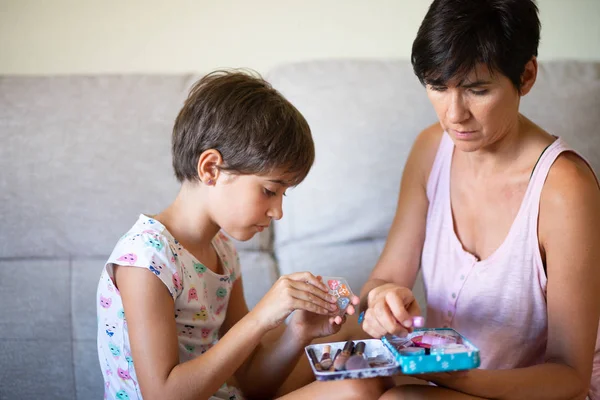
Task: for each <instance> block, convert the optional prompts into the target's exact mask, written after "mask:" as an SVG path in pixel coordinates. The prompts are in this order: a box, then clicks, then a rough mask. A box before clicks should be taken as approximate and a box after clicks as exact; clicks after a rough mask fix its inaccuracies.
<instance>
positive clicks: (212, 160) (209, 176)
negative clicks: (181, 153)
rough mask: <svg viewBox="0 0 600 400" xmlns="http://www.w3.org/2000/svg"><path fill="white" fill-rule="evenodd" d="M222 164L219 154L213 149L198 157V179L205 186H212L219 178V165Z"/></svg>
mask: <svg viewBox="0 0 600 400" xmlns="http://www.w3.org/2000/svg"><path fill="white" fill-rule="evenodd" d="M221 164H223V157H221V153H219V151H218V150H215V149H208V150H206V151H204V152H203V153H202V154H200V157H198V179H200V182H202V183H204V184H205V185H208V186H212V185H214V184H215V183H217V179H218V178H219V173H220V170H219V165H221Z"/></svg>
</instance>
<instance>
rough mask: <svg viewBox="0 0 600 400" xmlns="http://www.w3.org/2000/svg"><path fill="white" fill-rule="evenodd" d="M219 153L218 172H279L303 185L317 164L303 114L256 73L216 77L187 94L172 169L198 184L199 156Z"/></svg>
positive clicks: (178, 123) (176, 127)
mask: <svg viewBox="0 0 600 400" xmlns="http://www.w3.org/2000/svg"><path fill="white" fill-rule="evenodd" d="M208 149H215V150H217V151H219V152H220V153H221V157H222V158H223V164H222V165H221V166H219V169H220V170H223V171H227V172H230V173H234V174H238V175H246V174H256V175H264V174H268V173H270V172H272V171H274V170H275V169H282V172H283V173H285V174H288V173H289V174H291V176H292V178H291V179H292V180H291V182H290V185H292V186H294V185H297V184H299V183H300V182H302V180H304V178H305V177H306V175H308V172H309V171H310V168H311V167H312V164H313V162H314V158H315V149H314V143H313V139H312V136H311V132H310V127H309V125H308V123H307V122H306V120H305V119H304V117H303V116H302V114H301V113H300V112H299V111H298V110H297V109H296V107H294V106H293V105H292V104H291V103H290V102H289V101H287V100H286V99H285V98H284V97H283V96H282V95H281V94H280V93H279V92H278V91H276V90H275V89H273V87H272V86H271V85H270V84H269V83H268V82H267V81H265V80H264V79H262V78H261V77H260V75H258V74H257V73H255V72H251V71H245V70H231V71H215V72H212V73H210V74H208V75H206V76H204V77H202V78H201V79H200V80H199V81H198V82H196V83H195V84H194V85H193V87H192V88H191V90H190V93H189V96H188V98H187V100H186V101H185V103H184V105H183V108H182V109H181V111H180V112H179V115H178V116H177V119H176V120H175V125H174V127H173V144H172V153H173V168H174V170H175V176H176V177H177V180H178V181H179V182H183V181H186V180H189V181H197V180H198V179H199V177H198V172H197V167H198V160H199V157H200V155H201V154H202V153H203V152H204V151H206V150H208Z"/></svg>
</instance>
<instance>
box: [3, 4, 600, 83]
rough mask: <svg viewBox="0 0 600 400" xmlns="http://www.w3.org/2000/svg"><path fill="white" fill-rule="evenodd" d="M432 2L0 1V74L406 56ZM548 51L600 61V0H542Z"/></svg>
mask: <svg viewBox="0 0 600 400" xmlns="http://www.w3.org/2000/svg"><path fill="white" fill-rule="evenodd" d="M429 3H430V1H429V0H302V1H292V0H254V1H246V0H211V1H209V0H196V1H193V0H163V1H157V0H147V1H140V0H46V1H44V0H0V74H68V73H86V74H91V73H124V72H142V73H144V72H146V73H148V72H149V73H180V72H205V71H208V70H212V69H215V68H218V67H250V68H254V69H256V70H258V71H260V72H265V71H267V70H268V69H269V68H270V67H272V66H273V65H276V64H279V63H282V62H286V61H296V60H309V59H314V58H332V57H359V58H363V57H399V58H408V57H409V55H410V48H411V43H412V40H413V38H414V36H415V34H416V31H417V28H418V26H419V23H420V21H421V19H422V17H423V16H424V14H425V12H426V10H427V7H428V5H429ZM538 5H539V7H540V14H541V19H542V43H541V48H540V59H541V60H549V59H560V58H577V59H586V60H599V61H600V44H599V43H600V0H538Z"/></svg>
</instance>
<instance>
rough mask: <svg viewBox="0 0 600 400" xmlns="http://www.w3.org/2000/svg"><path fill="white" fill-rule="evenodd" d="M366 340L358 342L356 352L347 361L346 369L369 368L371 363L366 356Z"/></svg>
mask: <svg viewBox="0 0 600 400" xmlns="http://www.w3.org/2000/svg"><path fill="white" fill-rule="evenodd" d="M364 351H365V342H358V343H357V344H356V347H355V352H354V355H353V356H352V357H350V358H349V359H348V361H346V369H347V370H352V369H363V368H369V363H368V362H367V360H365V357H364Z"/></svg>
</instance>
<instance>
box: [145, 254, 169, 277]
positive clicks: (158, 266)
mask: <svg viewBox="0 0 600 400" xmlns="http://www.w3.org/2000/svg"><path fill="white" fill-rule="evenodd" d="M163 268H166V265H165V264H162V263H161V262H160V261H157V260H156V257H155V256H152V261H151V263H150V266H149V267H148V269H149V270H150V271H152V272H154V274H155V275H156V276H158V275H160V273H161V271H162V270H163Z"/></svg>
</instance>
